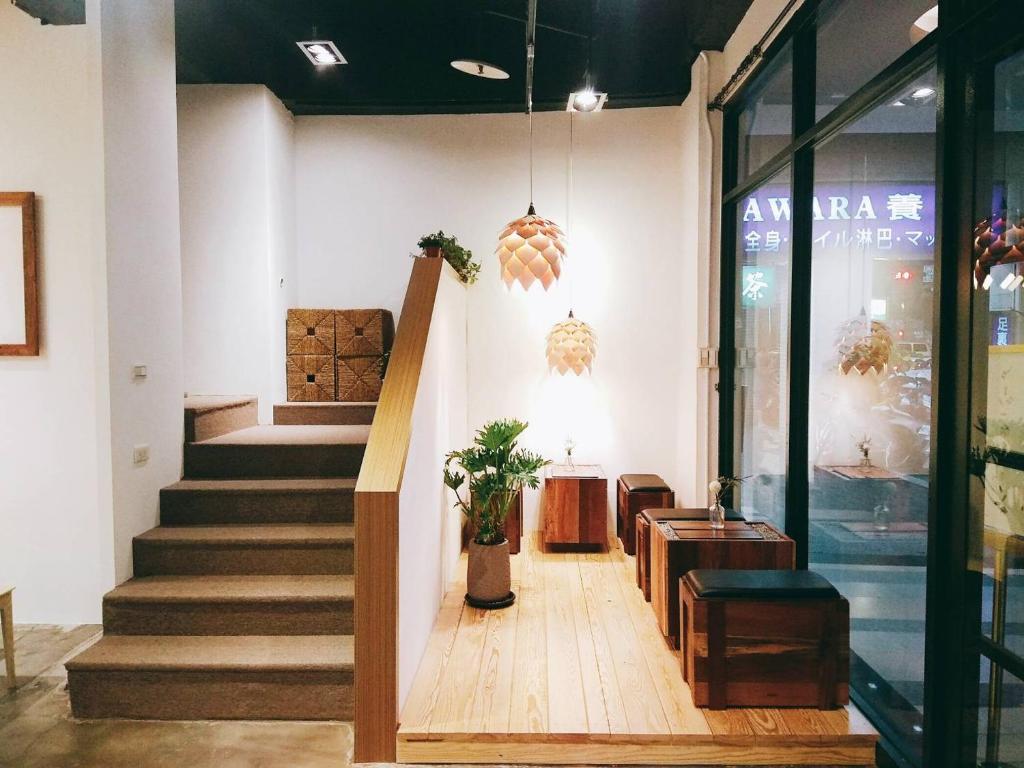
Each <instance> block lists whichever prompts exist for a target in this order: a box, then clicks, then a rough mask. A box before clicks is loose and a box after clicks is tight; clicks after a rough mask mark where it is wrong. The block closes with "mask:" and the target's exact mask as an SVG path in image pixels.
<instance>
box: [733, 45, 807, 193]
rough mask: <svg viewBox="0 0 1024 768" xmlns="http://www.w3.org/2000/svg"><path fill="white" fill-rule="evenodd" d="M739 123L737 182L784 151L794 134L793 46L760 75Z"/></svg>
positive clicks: (780, 52)
mask: <svg viewBox="0 0 1024 768" xmlns="http://www.w3.org/2000/svg"><path fill="white" fill-rule="evenodd" d="M736 121H737V125H736V127H737V134H738V135H737V179H738V180H739V181H742V180H743V179H745V178H747V177H748V176H750V175H751V174H752V173H754V172H756V171H757V170H758V169H759V168H760V167H761V166H763V165H764V164H765V163H766V162H768V161H769V160H770V159H771V158H772V157H774V156H775V155H776V154H778V153H779V152H780V151H782V150H783V149H785V147H786V146H787V145H788V144H789V142H790V140H791V138H792V134H793V44H792V43H787V44H786V45H785V46H783V48H782V50H781V51H779V54H778V55H777V56H776V57H774V58H773V59H772V60H771V62H769V63H768V64H767V65H766V66H765V69H764V70H763V71H762V72H760V73H759V74H758V75H757V79H756V80H755V81H754V84H753V86H752V90H751V94H750V96H749V97H748V100H747V103H746V105H745V106H744V107H743V109H742V110H741V111H740V113H739V115H737V117H736Z"/></svg>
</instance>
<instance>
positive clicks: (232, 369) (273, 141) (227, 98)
mask: <svg viewBox="0 0 1024 768" xmlns="http://www.w3.org/2000/svg"><path fill="white" fill-rule="evenodd" d="M292 133H293V123H292V116H291V114H290V113H289V112H288V111H287V110H286V109H285V108H284V106H283V105H282V104H281V103H280V102H279V101H278V100H277V98H276V97H274V95H273V94H271V92H270V91H268V90H267V89H266V88H265V87H264V86H262V85H184V86H180V87H179V88H178V141H179V171H180V188H181V242H182V282H183V290H184V346H185V352H186V354H185V389H186V391H188V392H189V393H192V394H256V395H258V396H259V399H260V418H261V420H262V421H269V420H270V418H271V410H272V407H273V404H274V403H275V402H281V401H283V400H284V399H285V373H284V354H285V342H284V325H285V315H286V312H287V309H288V307H289V306H295V304H294V296H295V287H294V281H293V279H292V275H293V273H294V259H295V251H294V245H295V218H294V212H295V196H294V182H293V178H294V168H293V136H292Z"/></svg>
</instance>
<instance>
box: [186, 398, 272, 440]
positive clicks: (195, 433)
mask: <svg viewBox="0 0 1024 768" xmlns="http://www.w3.org/2000/svg"><path fill="white" fill-rule="evenodd" d="M258 418H259V416H258V412H257V402H256V398H255V397H253V396H251V395H241V396H238V395H189V396H187V397H186V398H185V442H186V443H194V442H198V441H200V440H209V439H211V438H214V437H218V436H219V435H224V434H227V433H228V432H234V431H236V430H239V429H245V428H246V427H255V426H256V423H257V420H258Z"/></svg>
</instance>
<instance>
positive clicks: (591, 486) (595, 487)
mask: <svg viewBox="0 0 1024 768" xmlns="http://www.w3.org/2000/svg"><path fill="white" fill-rule="evenodd" d="M543 534H544V544H545V545H548V544H579V545H588V546H606V545H607V544H608V479H607V478H606V477H605V474H604V470H603V469H601V467H600V466H598V465H596V464H577V465H576V466H575V467H568V466H565V465H561V464H556V465H553V466H551V467H549V468H548V470H547V473H546V475H545V477H544V523H543Z"/></svg>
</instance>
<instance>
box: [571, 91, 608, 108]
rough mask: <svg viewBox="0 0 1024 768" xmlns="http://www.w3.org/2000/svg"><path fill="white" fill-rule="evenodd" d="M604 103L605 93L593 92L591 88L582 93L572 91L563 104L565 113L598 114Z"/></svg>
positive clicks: (606, 97)
mask: <svg viewBox="0 0 1024 768" xmlns="http://www.w3.org/2000/svg"><path fill="white" fill-rule="evenodd" d="M606 101H608V94H607V93H603V92H602V91H595V90H594V89H593V88H584V89H583V90H582V91H573V92H572V93H570V94H569V100H568V101H567V102H566V103H565V111H566V112H600V111H601V110H602V109H603V108H604V103H605V102H606Z"/></svg>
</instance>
